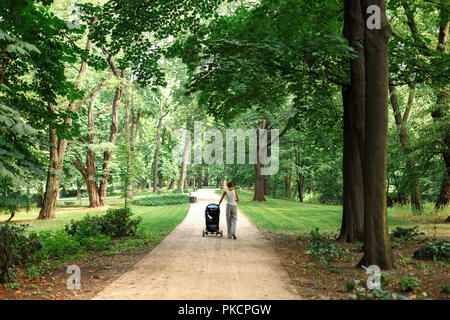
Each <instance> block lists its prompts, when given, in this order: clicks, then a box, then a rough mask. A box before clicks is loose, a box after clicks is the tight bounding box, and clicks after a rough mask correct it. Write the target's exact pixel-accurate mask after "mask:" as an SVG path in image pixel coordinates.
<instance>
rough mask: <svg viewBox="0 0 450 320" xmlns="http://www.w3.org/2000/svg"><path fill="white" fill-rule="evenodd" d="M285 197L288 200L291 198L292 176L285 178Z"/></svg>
mask: <svg viewBox="0 0 450 320" xmlns="http://www.w3.org/2000/svg"><path fill="white" fill-rule="evenodd" d="M284 195H285V197H286V198H288V199H290V198H291V176H285V177H284Z"/></svg>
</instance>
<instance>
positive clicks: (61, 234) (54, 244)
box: [39, 230, 81, 257]
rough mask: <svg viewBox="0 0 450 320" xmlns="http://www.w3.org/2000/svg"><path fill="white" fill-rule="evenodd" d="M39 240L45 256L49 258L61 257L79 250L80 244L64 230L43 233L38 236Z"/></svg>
mask: <svg viewBox="0 0 450 320" xmlns="http://www.w3.org/2000/svg"><path fill="white" fill-rule="evenodd" d="M39 239H40V241H41V242H42V245H43V247H44V252H45V254H46V255H47V256H49V257H63V256H65V255H67V254H75V253H78V252H79V251H80V250H81V245H80V242H79V241H78V240H77V239H75V238H74V237H71V236H69V235H68V234H67V233H66V232H65V231H64V230H58V231H50V232H43V233H41V234H40V235H39Z"/></svg>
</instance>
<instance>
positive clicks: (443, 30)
mask: <svg viewBox="0 0 450 320" xmlns="http://www.w3.org/2000/svg"><path fill="white" fill-rule="evenodd" d="M449 11H450V8H449V7H448V6H447V5H446V4H442V7H441V13H440V27H439V44H438V50H439V52H441V53H446V52H447V38H448V28H449ZM448 97H449V90H448V85H445V86H444V88H443V89H442V90H441V91H440V92H439V93H438V96H437V101H436V110H435V111H434V112H433V113H432V114H431V115H432V116H433V119H434V120H442V118H443V117H444V116H445V115H446V114H447V113H448V106H449V101H448ZM442 157H443V158H444V163H445V168H446V171H445V172H444V176H443V178H442V184H441V189H440V191H439V196H438V198H437V199H436V203H435V207H436V209H440V208H441V207H444V206H448V205H449V204H450V124H449V123H447V124H446V125H445V133H444V143H443V146H442Z"/></svg>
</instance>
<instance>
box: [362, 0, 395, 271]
mask: <svg viewBox="0 0 450 320" xmlns="http://www.w3.org/2000/svg"><path fill="white" fill-rule="evenodd" d="M362 3H363V6H362V10H363V13H364V17H365V19H364V21H366V20H367V19H368V18H369V16H368V15H367V14H366V12H367V7H368V6H369V5H378V7H379V8H380V9H381V29H380V30H377V29H374V30H369V29H368V28H365V29H364V58H365V79H366V98H365V141H364V157H363V159H364V161H363V179H364V256H363V258H362V259H361V261H360V262H359V265H365V266H370V265H377V266H379V267H380V268H381V269H385V270H389V269H392V267H393V256H392V249H391V243H390V239H389V232H388V223H387V207H386V168H387V134H388V105H387V100H388V66H389V63H388V40H389V35H390V32H391V29H390V26H389V23H388V22H387V19H386V2H385V0H376V1H374V0H371V1H368V0H363V1H362Z"/></svg>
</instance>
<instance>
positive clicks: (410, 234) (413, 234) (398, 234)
mask: <svg viewBox="0 0 450 320" xmlns="http://www.w3.org/2000/svg"><path fill="white" fill-rule="evenodd" d="M418 230H419V227H418V226H414V227H413V228H402V227H397V228H395V229H394V230H393V231H392V233H391V236H392V237H394V238H401V239H403V240H410V239H413V238H417V237H418V236H420V235H423V234H424V233H423V232H419V231H418Z"/></svg>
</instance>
